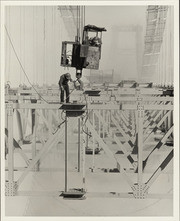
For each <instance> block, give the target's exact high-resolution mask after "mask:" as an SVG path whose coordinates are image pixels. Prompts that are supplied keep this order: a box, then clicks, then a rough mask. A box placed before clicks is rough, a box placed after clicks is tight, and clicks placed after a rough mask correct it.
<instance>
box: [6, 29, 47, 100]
mask: <svg viewBox="0 0 180 221" xmlns="http://www.w3.org/2000/svg"><path fill="white" fill-rule="evenodd" d="M4 27H5V30H6V34H7V36H8V39H9V42H10V44H11V46H12V49H13V51H14V54H15V56H16V58H17V60H18V62H19V65H20V67H21V69H22V71H23V73H24V76H25V77H26V79H27V81H28V82H29V84H30V85H31V86H32V88H33V89H34V90H35V91H36V93H37V94H38V95H39V96H40V97H41V98H42V100H44V101H45V102H46V103H47V104H48V101H46V100H45V99H44V98H43V97H42V96H41V95H40V94H39V92H38V91H37V90H36V88H35V87H34V86H33V84H32V83H31V81H30V80H29V77H28V75H27V74H26V71H25V69H24V67H23V65H22V63H21V61H20V59H19V57H18V55H17V52H16V50H15V47H14V45H13V42H12V40H11V38H10V35H9V33H8V30H7V28H6V26H5V25H4Z"/></svg>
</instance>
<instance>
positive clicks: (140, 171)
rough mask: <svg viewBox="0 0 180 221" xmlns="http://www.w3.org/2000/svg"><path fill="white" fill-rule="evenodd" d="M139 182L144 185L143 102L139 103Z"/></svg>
mask: <svg viewBox="0 0 180 221" xmlns="http://www.w3.org/2000/svg"><path fill="white" fill-rule="evenodd" d="M137 112H138V114H137V116H138V122H137V123H138V184H139V186H141V185H142V169H143V168H142V164H143V158H142V153H143V119H144V109H143V106H142V103H141V102H139V103H138V110H137Z"/></svg>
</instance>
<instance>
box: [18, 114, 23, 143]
mask: <svg viewBox="0 0 180 221" xmlns="http://www.w3.org/2000/svg"><path fill="white" fill-rule="evenodd" d="M16 114H17V124H18V130H19V138H20V140H21V141H22V142H23V140H24V134H23V127H22V120H21V115H20V113H19V111H17V110H16Z"/></svg>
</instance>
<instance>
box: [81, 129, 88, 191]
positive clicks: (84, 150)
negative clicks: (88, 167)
mask: <svg viewBox="0 0 180 221" xmlns="http://www.w3.org/2000/svg"><path fill="white" fill-rule="evenodd" d="M86 131H87V134H88V128H87V130H86ZM87 138H88V135H86V134H85V133H83V136H82V139H83V142H82V145H81V147H82V176H83V188H84V189H85V182H86V180H85V156H86V145H88V143H87V142H88V141H87ZM85 140H86V141H85Z"/></svg>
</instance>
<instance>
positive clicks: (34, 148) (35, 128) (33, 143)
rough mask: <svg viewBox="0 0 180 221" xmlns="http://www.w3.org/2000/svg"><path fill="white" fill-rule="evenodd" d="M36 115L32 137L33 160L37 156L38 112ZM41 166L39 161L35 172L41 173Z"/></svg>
mask: <svg viewBox="0 0 180 221" xmlns="http://www.w3.org/2000/svg"><path fill="white" fill-rule="evenodd" d="M33 114H34V123H33V135H32V147H31V148H32V160H33V159H34V158H35V156H36V154H37V150H36V130H37V126H36V125H37V113H36V110H34V112H33ZM39 164H40V162H39V161H38V162H37V163H36V165H35V166H34V171H39Z"/></svg>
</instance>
